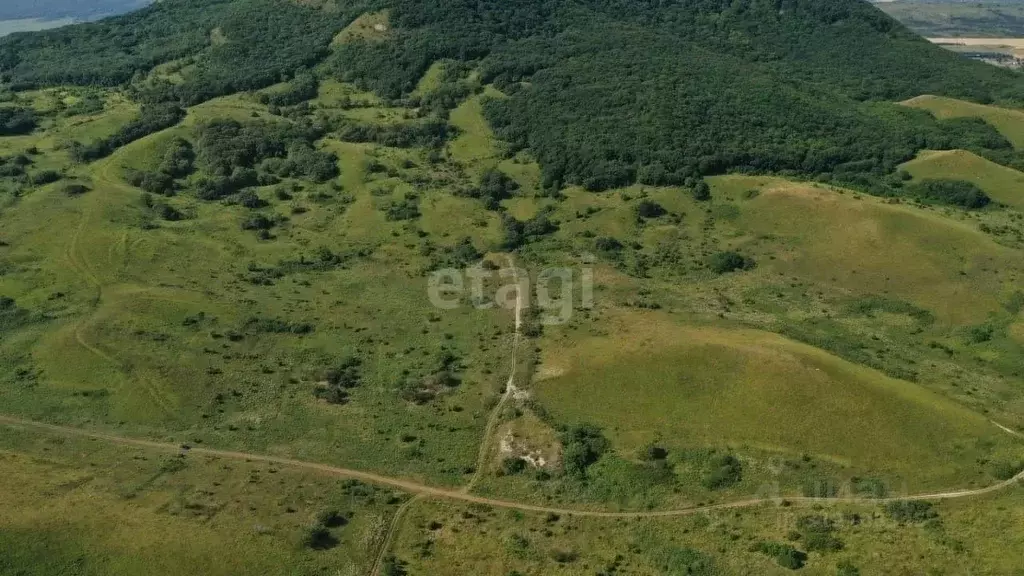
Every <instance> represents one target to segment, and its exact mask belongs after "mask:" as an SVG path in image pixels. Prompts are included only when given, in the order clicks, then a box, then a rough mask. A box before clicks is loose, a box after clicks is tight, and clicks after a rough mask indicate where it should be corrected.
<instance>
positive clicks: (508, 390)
mask: <svg viewBox="0 0 1024 576" xmlns="http://www.w3.org/2000/svg"><path fill="white" fill-rule="evenodd" d="M508 265H509V269H510V270H512V278H513V279H514V280H515V283H516V286H517V288H516V309H515V313H516V320H515V331H514V332H513V334H512V347H511V354H510V356H511V357H512V367H511V368H510V369H509V374H508V381H507V382H505V392H504V393H503V394H502V395H501V399H500V400H499V401H498V404H497V405H495V406H494V410H492V411H491V416H490V418H488V420H487V426H486V427H485V428H484V437H483V440H481V442H480V452H479V453H478V454H477V458H476V469H475V470H474V471H473V476H472V477H471V478H470V479H469V482H468V483H467V484H466V485H465V486H463V487H462V491H463V492H470V491H472V490H473V487H474V486H476V483H477V481H478V480H479V479H480V475H481V474H483V470H484V468H485V467H486V466H487V454H488V452H490V447H491V436H493V435H494V429H495V428H496V427H497V426H498V419H499V418H501V412H502V410H503V409H504V408H505V404H508V400H509V398H511V397H512V395H513V393H514V392H515V384H516V361H517V351H518V349H519V340H520V338H521V336H520V334H521V329H522V326H523V291H522V290H521V288H522V287H521V286H519V272H518V270H517V269H516V264H515V262H514V261H513V260H512V257H511V256H509V258H508Z"/></svg>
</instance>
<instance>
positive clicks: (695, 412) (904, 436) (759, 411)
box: [536, 314, 1013, 490]
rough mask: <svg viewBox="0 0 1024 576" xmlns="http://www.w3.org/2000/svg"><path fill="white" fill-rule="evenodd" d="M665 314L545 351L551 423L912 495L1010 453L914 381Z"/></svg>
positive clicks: (617, 324) (966, 478) (973, 476)
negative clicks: (774, 456)
mask: <svg viewBox="0 0 1024 576" xmlns="http://www.w3.org/2000/svg"><path fill="white" fill-rule="evenodd" d="M667 320H668V319H667V318H664V317H662V316H661V315H658V314H653V315H643V314H629V315H622V316H611V317H609V318H607V319H606V320H605V321H604V323H603V324H604V325H605V326H606V327H607V328H606V329H607V330H608V335H607V336H600V337H594V338H578V339H574V341H572V342H571V344H570V343H567V344H564V345H559V344H556V343H549V344H547V345H546V346H545V350H546V353H545V355H544V356H543V357H542V361H543V365H544V369H545V371H548V373H549V374H551V377H548V378H544V379H541V380H539V381H538V382H537V383H536V391H537V399H538V401H539V402H540V403H542V404H543V405H544V406H545V407H547V408H548V409H549V410H550V412H551V414H552V416H553V417H554V418H555V419H556V420H559V421H569V422H579V421H583V422H600V423H602V425H603V426H604V427H605V428H606V429H607V430H608V434H609V436H610V437H611V439H612V442H613V443H615V444H616V445H617V448H621V451H622V453H623V454H632V453H637V452H638V451H639V450H640V449H641V448H642V447H643V446H644V445H645V444H647V443H649V442H652V441H653V442H659V443H660V444H661V445H662V446H664V447H665V448H666V449H667V450H669V452H678V451H685V450H687V449H693V448H694V447H706V448H721V449H725V448H727V447H732V448H734V449H737V450H740V451H742V450H743V449H744V448H754V449H765V450H768V451H772V452H778V453H782V454H788V455H789V457H790V458H798V457H800V456H801V455H808V456H810V457H812V458H814V459H820V460H824V461H831V462H835V463H839V464H840V465H841V466H842V467H843V468H844V469H845V470H846V471H847V473H848V474H850V475H853V476H873V477H882V478H886V479H887V481H889V482H892V483H893V484H898V483H900V482H903V483H906V484H907V487H908V488H909V489H911V490H919V489H924V488H926V487H928V486H943V485H949V484H956V483H963V482H974V481H980V482H982V483H984V482H985V480H984V471H983V470H982V469H979V468H978V467H977V462H978V461H979V460H988V459H993V458H995V459H999V456H995V454H998V453H999V452H1000V451H1001V450H1002V449H1005V448H1009V447H1010V446H1011V445H1012V439H1010V438H1008V437H1006V435H1005V434H1004V433H1002V432H1001V431H1000V430H998V429H997V428H996V427H995V426H992V425H991V424H990V423H989V422H988V421H987V420H986V419H985V418H983V417H981V416H978V415H976V414H973V413H971V412H970V411H967V410H965V409H963V408H961V407H958V406H956V405H955V404H953V403H951V402H949V401H948V400H945V399H943V398H941V397H940V396H938V395H936V394H933V393H929V392H927V391H925V390H924V389H922V388H921V387H920V386H917V385H914V384H910V383H907V382H901V381H898V380H894V379H890V378H886V377H885V376H884V375H882V374H880V373H877V372H872V371H870V370H865V369H863V368H860V367H856V366H855V365H853V364H850V363H848V362H844V361H842V360H840V359H838V358H836V357H834V356H831V355H828V354H825V353H822V352H821V351H820V350H817V349H814V348H811V347H810V346H804V345H800V344H797V343H794V342H792V341H788V340H785V339H782V338H778V337H776V336H773V335H770V334H765V333H760V332H756V331H742V330H721V329H715V328H703V327H679V326H673V325H672V323H671V322H668V321H667ZM580 399H585V401H583V402H581V401H580ZM626 399H628V400H626ZM622 401H625V403H626V405H627V406H626V407H623V406H622V405H621V404H620V402H622ZM939 438H942V439H943V440H942V441H940V440H939ZM1000 446H1002V447H1004V448H1000ZM989 450H993V452H989ZM1010 454H1013V451H1012V449H1011V451H1010ZM910 478H913V480H912V481H911V480H908V479H910Z"/></svg>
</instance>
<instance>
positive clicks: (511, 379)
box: [369, 256, 523, 576]
mask: <svg viewBox="0 0 1024 576" xmlns="http://www.w3.org/2000/svg"><path fill="white" fill-rule="evenodd" d="M508 266H509V269H510V270H512V278H513V280H514V281H515V283H516V286H517V288H516V307H515V328H514V330H513V332H512V346H511V353H510V356H511V358H512V360H511V364H512V365H511V367H510V368H509V374H508V381H507V382H505V392H504V393H502V395H501V399H500V400H499V401H498V403H497V404H496V405H495V406H494V409H493V410H492V411H491V415H490V417H489V418H488V419H487V425H486V426H485V427H484V436H483V439H481V441H480V450H479V452H478V453H477V457H476V469H474V470H473V476H471V477H470V479H469V482H467V483H466V485H465V486H463V487H462V489H461V490H460V492H462V493H463V494H468V493H469V492H470V491H472V490H473V487H474V486H476V483H477V481H478V480H479V479H480V475H481V474H483V470H484V468H486V466H487V455H488V454H489V453H490V447H491V438H492V436H494V429H495V428H497V426H498V420H499V419H500V418H501V412H502V410H503V409H504V408H505V404H507V403H508V400H509V398H511V397H512V395H513V392H514V390H515V381H516V352H517V350H518V349H519V339H520V329H521V328H522V323H523V293H522V290H520V287H519V272H518V270H517V269H516V265H515V261H514V260H512V257H511V256H509V257H508ZM422 498H423V494H417V495H416V496H414V497H412V498H411V499H409V501H408V502H406V503H405V504H402V506H401V507H399V508H398V510H396V511H395V515H394V517H393V518H392V519H391V526H389V527H388V531H387V534H386V535H385V536H384V540H383V542H382V543H381V547H380V550H379V551H378V552H377V558H376V559H375V560H374V562H373V567H371V568H370V572H369V576H376V575H377V574H380V571H381V569H382V568H383V566H384V559H385V558H386V557H387V554H388V552H389V551H390V550H391V544H392V542H393V541H394V539H395V534H396V533H397V532H398V527H399V525H400V524H401V522H402V517H403V516H404V515H405V513H406V512H407V511H408V510H409V508H411V507H412V505H413V504H414V503H416V502H417V501H419V500H421V499H422Z"/></svg>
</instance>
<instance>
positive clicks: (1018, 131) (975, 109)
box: [903, 95, 1024, 148]
mask: <svg viewBox="0 0 1024 576" xmlns="http://www.w3.org/2000/svg"><path fill="white" fill-rule="evenodd" d="M903 104H904V105H906V106H910V107H912V108H920V109H922V110H927V111H929V112H931V113H932V114H934V115H935V116H936V117H938V118H980V119H982V120H984V121H985V122H988V123H989V124H991V125H992V126H993V127H994V128H995V129H996V130H998V131H999V133H1000V134H1002V135H1003V136H1004V137H1006V139H1007V140H1009V141H1010V142H1011V143H1012V144H1013V145H1014V147H1016V148H1024V112H1021V111H1020V110H1014V109H1006V108H999V107H996V106H985V105H982V104H976V103H974V102H965V101H963V100H957V99H955V98H943V97H941V96H930V95H928V96H917V97H915V98H911V99H909V100H907V101H905V102H903Z"/></svg>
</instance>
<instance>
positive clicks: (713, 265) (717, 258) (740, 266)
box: [707, 250, 755, 274]
mask: <svg viewBox="0 0 1024 576" xmlns="http://www.w3.org/2000/svg"><path fill="white" fill-rule="evenodd" d="M707 264H708V268H710V269H711V271H712V272H714V273H716V274H727V273H729V272H735V271H737V270H750V269H752V268H753V267H754V266H755V262H754V260H753V259H752V258H748V257H747V256H744V255H742V254H740V253H738V252H733V251H731V250H726V251H724V252H716V253H714V254H712V255H711V256H710V257H708V260H707Z"/></svg>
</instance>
